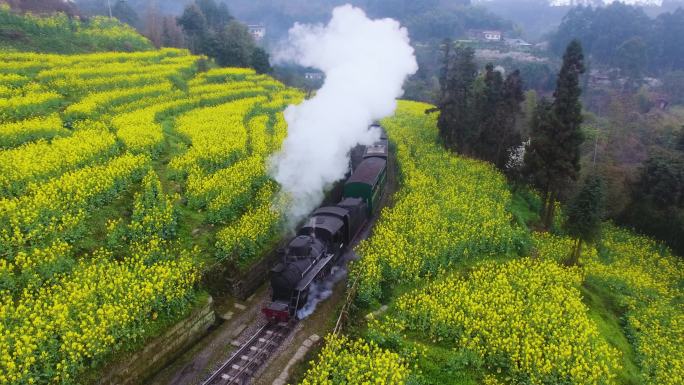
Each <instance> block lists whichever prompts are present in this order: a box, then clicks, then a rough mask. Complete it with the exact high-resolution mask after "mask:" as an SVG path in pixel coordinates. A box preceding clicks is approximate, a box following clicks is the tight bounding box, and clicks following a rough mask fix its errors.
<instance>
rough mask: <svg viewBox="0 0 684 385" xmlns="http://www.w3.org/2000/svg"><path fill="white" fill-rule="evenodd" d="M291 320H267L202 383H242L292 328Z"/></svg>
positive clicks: (218, 384)
mask: <svg viewBox="0 0 684 385" xmlns="http://www.w3.org/2000/svg"><path fill="white" fill-rule="evenodd" d="M292 326H293V323H291V322H278V323H273V322H269V323H267V324H266V325H264V326H262V327H261V328H260V329H259V330H257V332H256V333H254V335H252V337H250V339H249V340H248V341H247V342H246V343H245V344H243V345H242V346H241V347H240V348H239V349H238V350H237V351H235V353H233V355H232V356H230V358H229V359H228V360H227V361H226V362H225V363H224V364H223V365H221V367H220V368H219V369H218V370H217V371H216V372H214V374H212V375H211V377H209V378H208V379H207V380H206V381H204V382H203V383H202V385H244V384H247V383H248V381H249V380H250V379H251V378H252V376H253V375H254V373H255V372H256V371H257V370H258V369H259V368H260V367H261V365H262V364H263V363H264V362H265V361H266V360H267V359H268V358H269V357H270V355H271V352H273V351H274V350H275V349H276V348H277V347H278V346H280V344H281V343H282V342H283V340H284V339H285V338H286V337H287V336H288V334H289V333H290V331H291V330H292Z"/></svg>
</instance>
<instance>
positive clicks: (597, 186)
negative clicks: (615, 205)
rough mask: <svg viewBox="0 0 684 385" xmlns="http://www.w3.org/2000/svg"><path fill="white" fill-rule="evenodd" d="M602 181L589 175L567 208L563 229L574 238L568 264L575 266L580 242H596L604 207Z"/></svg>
mask: <svg viewBox="0 0 684 385" xmlns="http://www.w3.org/2000/svg"><path fill="white" fill-rule="evenodd" d="M604 200H605V196H604V191H603V181H602V180H601V179H600V178H599V177H598V176H596V175H590V176H588V177H587V179H586V180H585V182H584V185H583V186H582V188H581V189H580V191H579V192H578V193H577V195H576V196H575V197H574V198H573V199H572V201H571V202H570V204H569V205H568V207H567V220H566V222H565V228H566V230H567V232H568V234H569V235H570V236H571V237H574V238H575V248H574V250H573V251H572V254H571V256H570V258H569V259H568V264H570V265H577V264H578V263H579V259H580V255H581V252H582V242H584V243H590V242H594V241H596V239H597V238H598V237H599V235H600V233H601V221H602V219H603V205H604Z"/></svg>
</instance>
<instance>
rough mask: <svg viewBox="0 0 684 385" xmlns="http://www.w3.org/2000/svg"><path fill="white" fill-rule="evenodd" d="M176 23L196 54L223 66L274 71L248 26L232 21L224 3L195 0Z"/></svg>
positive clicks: (261, 71) (211, 0)
mask: <svg viewBox="0 0 684 385" xmlns="http://www.w3.org/2000/svg"><path fill="white" fill-rule="evenodd" d="M177 21H178V25H180V26H181V27H182V28H183V31H184V32H185V34H186V36H187V39H186V40H187V41H188V46H189V47H190V50H191V51H192V52H193V53H199V54H205V55H207V56H209V57H211V58H213V59H214V60H216V62H217V63H218V64H219V65H221V66H233V67H253V68H255V69H256V70H257V71H258V72H260V73H265V72H269V71H270V70H271V67H270V64H269V61H268V54H267V53H266V51H264V50H263V49H261V48H259V47H257V46H256V43H255V41H254V38H253V37H252V35H251V34H250V33H249V30H248V29H247V26H246V25H244V24H242V23H240V22H238V21H237V20H235V19H233V17H232V16H231V15H230V12H228V7H227V6H226V4H225V3H224V2H221V3H216V1H214V0H196V1H195V3H193V4H190V5H189V6H188V7H186V8H185V11H184V12H183V14H182V15H181V16H180V17H179V18H178V20H177ZM169 32H171V30H169Z"/></svg>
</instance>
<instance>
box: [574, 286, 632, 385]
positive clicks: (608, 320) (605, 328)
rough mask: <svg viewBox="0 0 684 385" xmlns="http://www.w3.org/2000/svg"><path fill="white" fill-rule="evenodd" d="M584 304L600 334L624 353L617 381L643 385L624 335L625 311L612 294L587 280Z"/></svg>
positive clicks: (624, 384)
mask: <svg viewBox="0 0 684 385" xmlns="http://www.w3.org/2000/svg"><path fill="white" fill-rule="evenodd" d="M581 290H582V298H583V301H584V303H585V304H586V305H587V306H588V307H589V318H591V320H592V321H594V323H595V324H596V326H597V327H598V329H599V333H600V334H601V336H603V338H605V340H606V341H607V342H608V343H609V344H610V345H611V346H613V347H614V348H616V349H618V350H619V351H620V353H622V360H621V362H620V363H621V365H622V370H621V371H620V372H619V373H616V374H617V378H616V381H617V383H618V384H623V385H641V384H643V383H644V382H643V381H642V379H641V376H640V375H639V373H640V372H641V371H640V369H639V366H638V364H637V363H636V356H635V353H634V350H633V349H632V345H631V344H630V343H629V340H628V339H627V337H626V336H625V334H624V328H623V325H624V324H623V321H622V317H623V315H624V309H622V308H620V306H619V305H618V304H617V303H616V302H615V299H614V296H613V295H612V294H611V292H610V291H609V290H608V289H607V288H605V287H603V286H601V285H599V284H597V283H596V282H593V281H592V280H591V279H587V280H586V281H585V283H584V285H582V287H581Z"/></svg>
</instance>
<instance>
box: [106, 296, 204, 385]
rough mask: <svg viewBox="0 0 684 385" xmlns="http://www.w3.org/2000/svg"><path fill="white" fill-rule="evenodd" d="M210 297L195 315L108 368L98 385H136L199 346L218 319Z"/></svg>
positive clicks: (184, 319)
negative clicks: (199, 342) (198, 342)
mask: <svg viewBox="0 0 684 385" xmlns="http://www.w3.org/2000/svg"><path fill="white" fill-rule="evenodd" d="M212 304H213V300H212V298H211V296H209V297H207V299H206V300H205V301H204V302H203V303H202V304H200V305H198V306H197V307H196V308H195V309H194V310H193V311H192V313H191V314H190V315H189V316H187V317H185V318H183V319H182V320H181V321H179V322H178V323H177V324H175V325H174V326H172V327H171V328H169V329H168V330H167V331H166V332H165V333H164V334H162V335H161V336H159V337H157V338H155V339H153V340H152V341H150V342H149V343H147V344H146V345H145V347H144V348H142V349H141V350H139V351H137V352H132V353H130V355H129V356H127V357H125V358H123V359H121V360H119V361H118V362H115V363H113V364H111V365H108V366H107V367H106V368H105V370H103V372H102V377H100V379H99V380H98V381H96V382H95V384H96V385H135V384H141V383H142V382H143V381H144V380H145V379H146V378H148V377H150V376H152V375H153V374H155V373H156V372H157V371H159V370H161V369H162V368H164V367H165V366H166V365H168V364H169V363H171V362H172V361H173V360H174V359H175V358H176V357H177V356H178V355H180V354H181V353H183V352H184V351H185V349H187V348H188V347H190V346H192V345H193V344H194V343H195V342H197V341H198V340H199V339H200V338H201V337H202V336H203V335H204V334H205V333H206V332H207V330H208V329H209V327H210V326H211V325H213V324H214V322H215V320H216V316H215V314H214V309H213V307H212Z"/></svg>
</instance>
